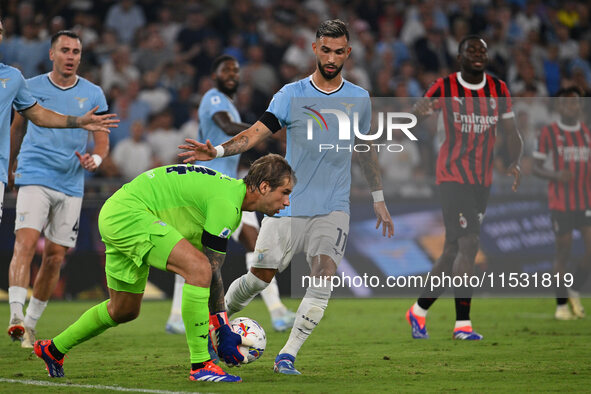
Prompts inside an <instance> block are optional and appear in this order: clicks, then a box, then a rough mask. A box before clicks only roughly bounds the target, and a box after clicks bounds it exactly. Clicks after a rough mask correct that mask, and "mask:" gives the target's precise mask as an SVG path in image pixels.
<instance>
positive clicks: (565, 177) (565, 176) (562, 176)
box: [556, 170, 574, 183]
mask: <svg viewBox="0 0 591 394" xmlns="http://www.w3.org/2000/svg"><path fill="white" fill-rule="evenodd" d="M573 177H574V174H573V173H572V172H570V171H569V170H562V171H558V179H556V180H557V181H558V182H563V183H566V182H569V181H570V180H571V179H573Z"/></svg>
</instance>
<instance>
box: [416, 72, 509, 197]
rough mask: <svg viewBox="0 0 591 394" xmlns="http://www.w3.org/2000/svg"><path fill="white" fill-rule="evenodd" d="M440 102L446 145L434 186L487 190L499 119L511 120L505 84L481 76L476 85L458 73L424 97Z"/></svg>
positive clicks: (438, 108)
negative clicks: (449, 184)
mask: <svg viewBox="0 0 591 394" xmlns="http://www.w3.org/2000/svg"><path fill="white" fill-rule="evenodd" d="M425 97H433V98H439V100H436V101H435V102H434V103H433V104H434V105H433V108H434V109H436V110H441V115H442V119H443V122H444V126H445V141H444V142H443V144H442V145H441V148H440V149H439V157H438V158H437V168H436V175H437V184H440V183H441V182H458V183H465V184H466V183H467V184H472V185H484V186H490V184H491V182H492V167H493V150H494V146H495V139H496V127H497V123H498V121H499V116H500V117H501V118H503V119H507V118H511V117H513V116H514V114H513V110H512V106H511V95H510V93H509V90H508V89H507V85H506V84H505V82H503V81H501V80H500V79H498V78H495V77H493V76H491V75H488V74H486V73H485V74H484V78H483V80H482V82H481V83H479V84H470V83H468V82H466V81H464V80H463V79H462V77H461V74H460V72H457V73H454V74H450V75H448V76H447V77H445V78H439V79H438V80H437V81H435V82H434V83H433V85H431V87H430V88H429V90H427V92H426V93H425Z"/></svg>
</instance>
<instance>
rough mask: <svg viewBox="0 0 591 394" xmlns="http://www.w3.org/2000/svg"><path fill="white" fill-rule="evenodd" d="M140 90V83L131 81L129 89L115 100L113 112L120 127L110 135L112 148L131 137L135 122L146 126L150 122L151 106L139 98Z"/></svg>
mask: <svg viewBox="0 0 591 394" xmlns="http://www.w3.org/2000/svg"><path fill="white" fill-rule="evenodd" d="M139 90H140V84H139V82H138V81H130V82H129V85H127V89H125V91H124V93H122V94H121V96H120V97H118V98H117V99H116V100H115V103H114V105H113V106H112V108H113V112H114V113H116V114H117V117H118V118H119V127H117V128H115V129H113V130H111V134H110V135H109V140H110V143H111V147H115V146H117V144H118V143H119V142H120V141H122V140H124V139H126V138H129V137H130V136H131V125H132V124H133V123H134V122H138V121H139V122H141V123H142V124H145V123H146V122H147V121H148V116H149V114H150V106H149V105H148V103H146V102H144V101H142V100H140V99H139V98H138V95H139Z"/></svg>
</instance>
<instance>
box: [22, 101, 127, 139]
mask: <svg viewBox="0 0 591 394" xmlns="http://www.w3.org/2000/svg"><path fill="white" fill-rule="evenodd" d="M98 108H99V107H98V106H96V107H94V108H93V109H91V110H90V111H88V112H87V113H85V114H84V115H82V116H69V115H62V114H59V113H57V112H54V111H52V110H50V109H47V108H45V107H43V106H41V105H39V104H37V105H34V106H32V107H31V108H28V109H26V110H24V111H22V112H21V114H22V115H23V116H24V117H25V118H27V119H28V120H30V121H31V122H33V123H35V124H36V125H37V126H39V127H47V128H57V129H66V128H83V129H86V130H88V131H92V132H103V133H109V132H110V131H109V129H110V128H113V127H118V125H117V123H119V119H115V117H116V116H117V115H116V114H105V115H95V112H96V111H97V110H98Z"/></svg>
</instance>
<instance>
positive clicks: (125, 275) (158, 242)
mask: <svg viewBox="0 0 591 394" xmlns="http://www.w3.org/2000/svg"><path fill="white" fill-rule="evenodd" d="M125 194H126V193H125V192H123V193H120V192H118V193H116V195H117V197H116V198H113V197H115V195H114V196H113V197H111V198H110V199H109V200H107V202H105V205H104V206H103V208H102V209H101V212H100V213H99V218H98V225H99V231H100V233H101V238H102V240H103V242H104V243H105V272H106V274H107V285H108V286H109V288H111V289H113V290H118V291H127V292H130V293H143V292H144V289H145V287H146V282H147V280H148V274H149V271H150V266H153V267H156V268H158V269H161V270H166V263H167V261H168V256H169V255H170V252H171V251H172V248H174V246H175V245H176V244H177V243H178V242H179V241H180V240H181V239H182V238H183V236H182V235H181V233H179V232H178V230H176V229H175V228H174V227H172V226H171V225H170V224H168V223H165V222H163V221H162V220H160V219H159V218H158V217H156V216H154V214H153V213H151V212H150V211H148V210H147V209H145V207H142V206H141V204H139V203H137V202H136V201H134V200H133V199H130V198H125V197H126V196H125ZM121 197H123V198H121Z"/></svg>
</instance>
